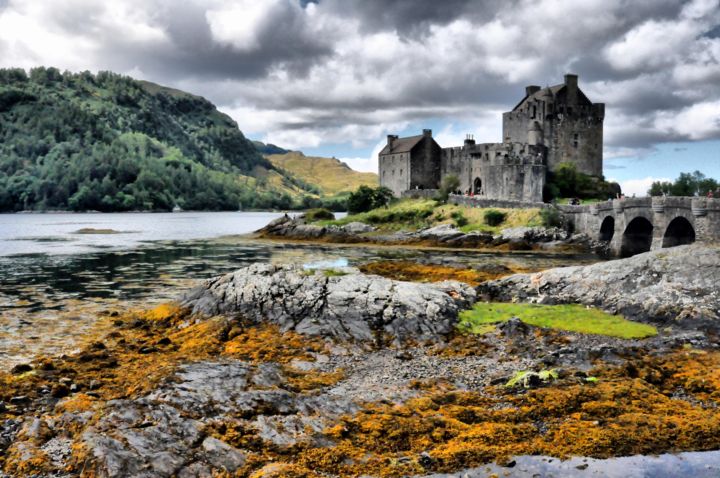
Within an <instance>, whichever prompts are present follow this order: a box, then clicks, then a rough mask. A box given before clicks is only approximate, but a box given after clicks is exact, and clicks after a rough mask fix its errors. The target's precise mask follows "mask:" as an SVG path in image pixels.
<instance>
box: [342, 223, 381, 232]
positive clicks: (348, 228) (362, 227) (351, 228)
mask: <svg viewBox="0 0 720 478" xmlns="http://www.w3.org/2000/svg"><path fill="white" fill-rule="evenodd" d="M342 230H343V231H344V232H347V233H348V234H364V233H366V232H373V231H374V230H375V228H374V227H372V226H371V225H369V224H365V223H364V222H357V221H355V222H350V223H348V224H345V225H344V226H343V227H342Z"/></svg>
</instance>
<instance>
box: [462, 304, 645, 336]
mask: <svg viewBox="0 0 720 478" xmlns="http://www.w3.org/2000/svg"><path fill="white" fill-rule="evenodd" d="M511 317H518V318H519V319H520V320H522V321H523V322H525V323H526V324H529V325H534V326H536V327H548V328H553V329H560V330H567V331H570V332H579V333H583V334H597V335H606V336H609V337H618V338H622V339H642V338H646V337H651V336H653V335H657V329H656V328H655V327H653V326H651V325H647V324H641V323H638V322H631V321H629V320H626V319H624V318H623V317H621V316H619V315H610V314H608V313H605V312H603V311H601V310H599V309H593V308H588V307H585V306H584V305H580V304H563V305H539V304H510V303H482V302H481V303H478V304H475V306H474V307H473V308H472V310H467V311H464V312H461V313H460V328H461V330H464V331H467V332H471V333H486V332H488V331H489V330H492V328H493V327H494V325H495V324H498V323H500V322H504V321H506V320H508V319H510V318H511Z"/></svg>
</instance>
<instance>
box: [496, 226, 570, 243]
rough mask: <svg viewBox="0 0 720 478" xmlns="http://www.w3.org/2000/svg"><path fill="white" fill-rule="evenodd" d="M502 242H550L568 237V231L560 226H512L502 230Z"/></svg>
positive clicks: (500, 237) (500, 238)
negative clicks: (548, 227) (547, 227)
mask: <svg viewBox="0 0 720 478" xmlns="http://www.w3.org/2000/svg"><path fill="white" fill-rule="evenodd" d="M498 239H499V240H501V241H502V242H523V241H524V242H528V243H536V242H550V241H562V240H565V239H567V233H566V232H565V231H564V230H562V229H558V228H550V229H546V228H544V227H511V228H508V229H503V230H502V231H500V236H499V238H498Z"/></svg>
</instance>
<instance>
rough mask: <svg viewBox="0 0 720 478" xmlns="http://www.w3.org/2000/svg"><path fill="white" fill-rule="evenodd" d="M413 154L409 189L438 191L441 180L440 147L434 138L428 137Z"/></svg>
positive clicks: (417, 146) (416, 147) (413, 150)
mask: <svg viewBox="0 0 720 478" xmlns="http://www.w3.org/2000/svg"><path fill="white" fill-rule="evenodd" d="M411 154H412V160H411V168H410V188H409V189H437V188H438V187H439V186H440V178H441V176H440V169H441V167H440V164H441V158H440V157H441V156H442V149H441V148H440V146H438V144H437V143H436V142H435V141H433V139H432V136H426V137H424V138H423V139H422V140H421V141H420V143H418V144H417V145H416V146H415V147H414V148H413V149H412V153H411ZM416 158H417V159H416Z"/></svg>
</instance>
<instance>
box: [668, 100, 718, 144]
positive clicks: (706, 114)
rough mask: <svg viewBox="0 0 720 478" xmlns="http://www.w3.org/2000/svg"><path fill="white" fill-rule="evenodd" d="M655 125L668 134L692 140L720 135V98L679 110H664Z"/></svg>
mask: <svg viewBox="0 0 720 478" xmlns="http://www.w3.org/2000/svg"><path fill="white" fill-rule="evenodd" d="M655 127H656V128H657V129H658V130H660V131H663V132H665V133H666V134H668V135H678V136H681V137H683V138H686V139H690V140H704V139H709V138H713V137H718V136H720V100H717V101H704V102H702V103H696V104H694V105H692V106H689V107H687V108H683V109H682V110H680V111H678V112H662V113H660V114H659V115H658V117H657V119H656V121H655Z"/></svg>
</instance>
